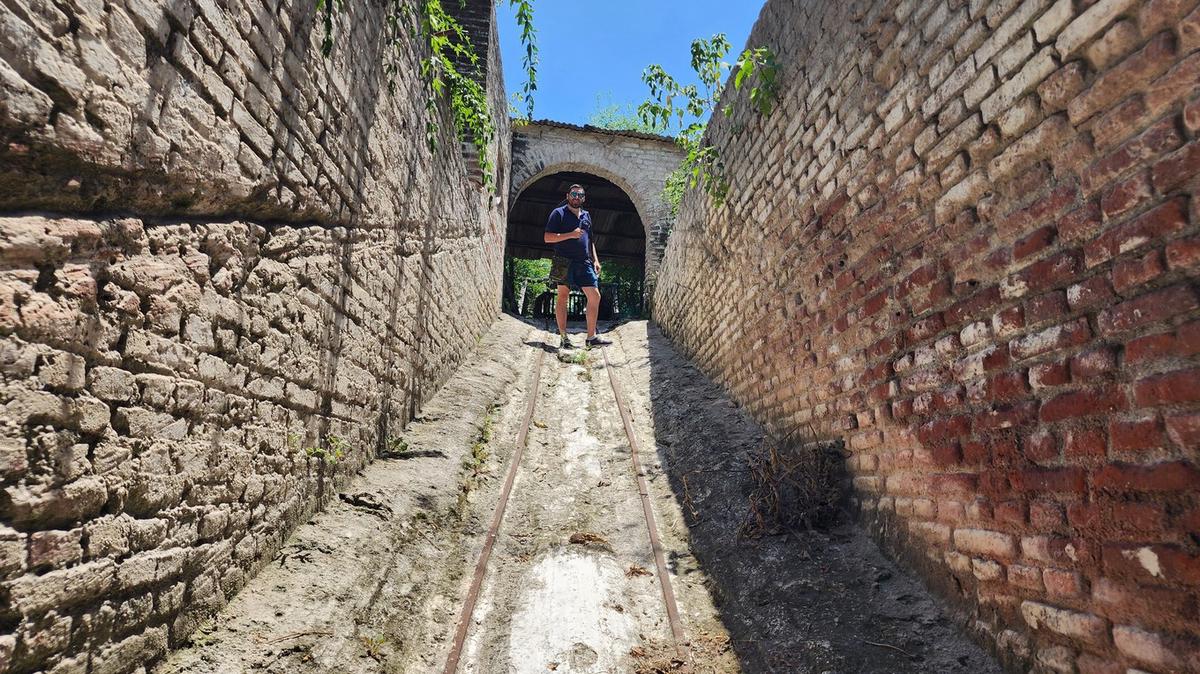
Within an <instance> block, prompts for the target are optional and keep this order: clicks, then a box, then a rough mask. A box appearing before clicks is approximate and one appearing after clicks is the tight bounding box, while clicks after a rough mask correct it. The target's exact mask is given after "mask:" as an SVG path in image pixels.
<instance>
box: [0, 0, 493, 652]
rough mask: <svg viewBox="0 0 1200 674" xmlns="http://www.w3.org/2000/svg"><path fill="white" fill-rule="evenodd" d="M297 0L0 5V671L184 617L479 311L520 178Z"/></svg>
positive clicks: (160, 637)
mask: <svg viewBox="0 0 1200 674" xmlns="http://www.w3.org/2000/svg"><path fill="white" fill-rule="evenodd" d="M475 4H478V5H481V6H483V7H484V8H485V14H487V15H489V16H490V13H488V12H487V8H490V3H488V2H482V1H480V2H477V3H474V4H473V5H468V8H471V7H474V5H475ZM314 5H315V3H312V2H302V1H300V0H294V1H290V2H288V1H284V2H280V1H278V0H224V1H222V2H219V3H214V2H212V1H211V0H195V1H194V2H193V1H186V2H185V1H183V0H172V1H170V2H162V3H148V2H144V1H143V0H127V1H126V0H119V1H117V2H110V3H87V2H75V1H74V0H65V1H64V2H54V3H47V2H32V1H30V2H26V1H25V0H15V1H14V2H9V3H4V4H3V5H0V80H3V85H4V94H3V97H2V98H0V135H3V140H4V143H3V144H0V405H3V412H2V414H0V599H2V601H0V671H5V672H14V673H16V672H32V671H47V672H49V671H53V672H84V671H91V672H120V671H131V670H133V669H136V668H137V667H138V665H139V664H140V663H142V662H144V661H147V660H148V659H152V658H154V657H156V656H157V655H159V654H161V653H162V652H164V650H165V649H166V648H167V647H168V645H169V644H173V643H178V642H179V641H180V640H181V639H183V638H185V637H186V636H187V635H188V634H189V633H190V632H191V631H192V630H193V629H194V627H195V626H196V625H197V624H198V623H199V622H200V621H202V620H203V619H205V618H206V617H207V616H209V615H211V614H212V613H213V611H215V609H216V608H218V607H219V606H221V605H222V604H223V603H224V602H225V601H226V599H227V598H228V597H229V596H231V595H232V594H233V593H234V592H235V591H236V590H237V589H238V588H239V587H240V586H241V585H242V584H243V583H244V582H245V580H246V579H247V578H248V577H249V576H250V575H252V574H253V573H254V571H255V570H256V568H257V567H258V566H259V565H261V564H262V563H264V562H265V561H266V560H269V559H271V557H272V556H273V554H274V551H275V550H276V549H277V548H278V547H279V545H280V544H281V542H282V540H283V539H284V538H285V537H286V535H287V534H288V532H289V531H290V530H291V528H292V527H293V526H294V525H295V524H297V523H298V522H301V521H303V520H304V519H305V518H306V517H307V516H308V514H309V513H310V512H312V511H313V509H314V508H316V507H317V506H318V505H319V503H320V502H321V501H322V500H323V499H325V498H328V497H329V496H330V495H331V494H332V493H333V492H334V490H335V489H336V488H337V486H338V485H340V484H344V483H345V481H346V480H347V479H348V478H349V477H350V476H351V475H353V473H354V472H355V471H357V470H358V469H359V468H361V467H362V466H363V465H364V464H365V463H366V462H367V461H369V460H370V459H371V458H372V457H373V456H375V455H376V454H377V453H378V452H379V451H380V450H381V449H384V448H385V447H386V444H387V440H388V439H389V438H390V437H395V436H398V435H399V433H400V431H401V430H402V428H403V425H404V423H405V422H406V421H407V420H408V419H409V418H410V416H411V415H412V414H413V413H414V411H415V410H416V409H417V408H418V406H419V405H420V404H421V402H422V401H423V400H425V399H427V398H428V397H429V396H430V395H431V394H432V393H433V391H434V390H436V389H437V388H438V387H439V386H440V384H441V383H442V382H443V381H445V379H446V378H447V377H448V376H449V374H450V373H451V371H452V370H453V368H454V366H455V365H456V364H457V363H458V362H459V361H460V360H461V359H462V358H463V357H464V354H466V353H467V351H468V350H469V349H470V348H471V347H473V346H474V344H475V342H476V339H477V337H478V336H479V335H480V334H481V333H482V332H483V330H484V329H485V328H486V326H487V325H488V324H489V323H490V322H491V321H492V319H493V318H494V317H495V314H496V312H497V310H498V307H499V291H500V279H501V273H502V254H503V236H504V227H503V213H504V212H505V210H506V204H505V202H506V200H507V198H506V195H507V184H505V183H503V182H502V183H501V184H499V185H497V187H496V188H495V193H494V194H491V193H487V192H485V191H483V190H482V189H480V187H479V185H478V182H477V181H476V180H474V179H473V178H472V176H471V174H470V170H469V168H468V164H467V163H466V162H465V161H464V158H463V154H462V151H461V147H460V145H459V143H458V142H457V141H456V139H455V138H454V136H453V134H452V133H451V132H450V131H449V130H448V129H449V117H448V115H447V114H446V113H447V111H446V110H442V111H441V114H442V119H441V122H442V134H441V138H440V142H439V145H438V149H437V151H436V152H435V153H431V152H430V150H429V149H428V146H427V144H426V138H425V133H426V113H425V107H424V93H423V90H422V86H423V85H422V84H421V83H420V82H419V80H417V79H416V74H415V73H416V72H417V67H416V59H418V58H419V52H418V51H417V50H416V49H415V48H413V47H412V46H411V45H407V44H402V45H401V49H400V51H399V52H396V53H393V54H392V55H391V56H389V57H385V52H384V50H385V48H386V45H385V43H384V41H383V39H384V35H383V33H382V32H381V31H382V26H383V19H384V17H383V16H382V15H381V14H380V13H379V10H378V8H377V7H376V5H372V4H370V3H365V4H364V3H346V5H347V11H348V12H349V14H350V17H347V16H343V15H339V17H338V18H337V21H336V24H335V25H336V29H337V30H336V41H335V44H334V50H333V54H332V55H331V58H329V59H325V58H323V57H322V56H321V55H320V50H319V45H320V40H321V37H322V32H321V28H320V24H321V17H320V16H319V15H316V14H315V10H314ZM351 19H352V20H351ZM493 20H494V19H493ZM489 43H490V45H491V47H492V49H491V51H490V58H489V63H488V68H487V69H486V71H485V72H484V73H483V76H484V77H485V78H486V80H487V82H488V86H489V90H490V95H491V98H492V101H493V109H494V110H496V111H497V113H498V117H497V118H496V121H497V123H498V124H500V125H501V126H500V134H499V140H498V142H497V144H496V145H497V148H498V150H493V151H494V152H498V157H497V159H498V161H497V164H498V165H501V166H503V165H505V164H506V163H507V161H508V160H507V156H508V149H507V146H508V142H509V140H508V132H509V131H508V121H507V116H506V115H504V114H503V113H504V110H505V105H504V104H505V96H504V92H503V82H502V81H501V76H500V67H499V60H498V59H499V56H498V50H496V49H495V32H494V31H492V33H491V37H490V39H489ZM386 58H393V59H396V61H395V63H396V65H397V72H398V73H399V74H398V76H397V79H396V80H395V81H394V85H395V91H394V92H393V93H392V94H390V95H389V93H388V82H387V76H386V74H385V72H384V71H383V68H382V66H383V63H384V62H385V60H386ZM309 447H324V448H330V449H333V448H337V447H342V448H344V450H345V452H346V453H345V456H343V457H342V458H341V459H339V460H337V461H336V462H333V463H330V462H327V461H324V460H322V459H321V458H320V457H319V456H310V453H309V452H307V451H306V448H309Z"/></svg>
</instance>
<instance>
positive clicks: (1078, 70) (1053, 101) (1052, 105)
mask: <svg viewBox="0 0 1200 674" xmlns="http://www.w3.org/2000/svg"><path fill="white" fill-rule="evenodd" d="M1086 74H1087V66H1086V65H1085V64H1084V62H1083V61H1071V62H1070V63H1068V64H1066V65H1065V66H1063V67H1061V68H1059V69H1058V70H1056V71H1054V73H1053V74H1051V75H1050V76H1049V77H1047V78H1046V79H1045V80H1044V81H1043V82H1042V83H1041V84H1039V85H1038V88H1037V92H1038V98H1040V99H1041V100H1042V109H1043V110H1044V111H1045V112H1046V113H1047V114H1050V113H1055V112H1058V111H1059V110H1062V109H1063V108H1065V107H1067V104H1068V103H1069V102H1070V101H1071V99H1072V98H1074V97H1075V95H1076V94H1078V93H1079V92H1080V91H1082V90H1083V84H1084V76H1085V75H1086Z"/></svg>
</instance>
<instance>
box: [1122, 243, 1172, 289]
mask: <svg viewBox="0 0 1200 674" xmlns="http://www.w3.org/2000/svg"><path fill="white" fill-rule="evenodd" d="M1164 271H1166V268H1165V267H1164V266H1163V263H1162V253H1161V252H1160V251H1158V250H1151V251H1147V252H1146V254H1145V255H1142V256H1140V257H1137V258H1134V259H1132V260H1121V261H1119V262H1117V264H1116V265H1115V266H1114V267H1113V272H1112V279H1113V288H1116V290H1117V292H1119V293H1121V294H1122V295H1124V294H1127V293H1128V292H1129V291H1130V290H1133V289H1135V288H1137V287H1138V286H1142V285H1145V284H1146V283H1147V282H1149V281H1152V280H1154V279H1156V278H1158V277H1159V276H1161V275H1162V273H1163V272H1164Z"/></svg>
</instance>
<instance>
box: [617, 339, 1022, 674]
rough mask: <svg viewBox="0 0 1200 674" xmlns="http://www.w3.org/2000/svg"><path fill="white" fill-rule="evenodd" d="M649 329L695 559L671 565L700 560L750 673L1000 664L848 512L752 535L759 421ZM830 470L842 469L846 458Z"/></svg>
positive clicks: (660, 446)
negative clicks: (817, 525)
mask: <svg viewBox="0 0 1200 674" xmlns="http://www.w3.org/2000/svg"><path fill="white" fill-rule="evenodd" d="M646 325H647V331H648V342H649V354H650V373H649V391H650V392H651V411H652V415H653V423H654V428H655V434H656V437H655V439H656V440H657V446H656V448H655V449H656V451H657V453H658V456H659V458H660V459H661V461H662V465H663V470H664V471H665V473H666V476H667V478H668V481H669V484H670V488H671V490H672V491H673V493H674V496H675V499H676V500H677V501H678V502H679V503H680V504H681V506H682V508H681V509H682V511H683V512H684V517H685V519H686V524H687V528H688V530H689V534H690V545H691V552H692V554H693V555H694V557H695V562H694V563H693V562H690V561H689V560H681V559H678V558H674V559H671V560H669V563H670V564H671V565H672V567H673V572H674V573H676V574H677V575H679V576H681V577H686V575H687V573H688V571H689V569H687V568H683V567H685V566H692V565H693V564H695V565H698V566H699V569H700V570H702V571H703V573H704V574H705V575H706V576H707V577H708V578H709V579H710V580H711V582H710V583H709V584H708V587H709V590H710V592H712V594H713V597H714V600H715V602H716V604H717V606H718V608H719V610H720V617H721V621H722V622H723V624H724V625H725V627H726V629H727V630H728V631H729V633H730V636H731V637H732V642H731V644H730V645H731V647H732V648H733V650H734V652H735V653H736V655H737V658H738V660H739V662H740V664H741V666H742V668H743V669H744V671H747V672H821V671H843V672H861V673H867V674H891V673H895V672H972V673H984V672H997V671H999V669H998V667H997V665H996V664H995V662H993V661H992V660H991V659H990V658H989V657H988V656H987V655H986V654H985V653H984V652H983V651H982V650H981V649H980V648H978V647H977V646H975V645H974V644H972V643H970V642H969V641H968V640H967V639H966V638H965V637H964V636H963V635H962V633H961V632H960V631H959V625H960V624H961V623H962V622H963V621H962V620H959V619H956V618H953V617H951V616H949V615H947V614H946V613H945V611H944V610H943V608H942V607H941V606H940V605H939V604H938V603H937V602H936V601H935V600H934V599H933V598H932V597H931V596H930V595H929V593H928V592H927V591H926V590H925V589H924V588H923V587H922V586H921V585H920V583H919V582H918V581H917V580H915V579H914V578H912V577H910V576H908V575H907V574H906V573H905V572H904V571H902V570H901V569H899V568H898V567H897V566H896V565H895V564H893V563H892V562H890V561H889V560H887V559H886V558H885V557H884V556H883V554H882V553H881V552H880V551H879V549H878V548H877V547H876V546H875V544H874V543H873V542H872V541H871V540H870V539H869V537H868V536H867V535H866V534H865V533H864V532H863V531H862V530H861V529H859V528H857V527H855V526H854V525H852V524H849V523H847V521H846V518H845V517H844V515H843V517H842V518H841V519H840V522H833V523H831V526H829V527H827V528H825V529H824V530H809V531H801V530H791V531H789V530H788V529H787V528H786V527H775V526H771V523H770V522H767V525H768V526H766V527H765V528H763V529H760V530H759V531H757V532H756V531H755V529H756V528H757V527H756V526H755V525H756V522H755V520H754V518H753V517H752V510H751V507H750V505H749V504H750V503H751V501H752V500H754V499H755V498H756V497H759V498H761V496H762V493H761V492H760V493H757V494H756V487H757V482H756V479H755V475H754V473H753V471H752V470H751V469H750V465H751V461H752V459H753V460H755V461H757V462H758V465H759V469H760V470H761V467H762V464H761V457H762V453H761V452H762V449H763V447H764V431H763V429H762V428H761V427H760V426H758V424H756V423H755V422H754V421H752V420H751V419H750V417H749V415H748V414H747V413H746V412H745V411H744V410H743V409H741V408H740V407H739V406H737V404H736V403H734V402H732V401H731V399H730V398H729V396H728V395H727V394H726V393H725V392H724V391H722V390H721V388H720V387H719V386H718V385H716V384H714V383H713V382H712V381H711V380H710V379H709V378H708V377H707V376H705V375H704V374H703V373H702V372H700V371H699V370H698V369H697V368H696V367H695V366H694V365H692V364H691V363H690V362H689V361H688V360H687V359H686V358H684V357H683V356H681V355H680V354H679V353H678V352H676V351H675V349H674V348H673V347H672V345H671V344H670V342H669V340H668V339H667V338H666V337H665V336H664V335H663V334H662V333H661V332H660V331H659V329H658V327H657V326H655V325H649V324H646ZM631 327H632V326H631ZM629 329H630V328H627V329H626V330H629ZM626 334H630V333H626ZM825 469H826V470H828V471H829V474H830V475H834V474H836V473H839V472H843V471H844V466H842V465H835V464H830V465H827V466H825ZM783 497H784V498H788V496H787V495H786V494H784V495H783ZM791 498H793V499H795V498H796V495H795V494H792V496H791ZM759 502H760V503H761V502H762V501H761V500H759ZM748 525H749V526H748Z"/></svg>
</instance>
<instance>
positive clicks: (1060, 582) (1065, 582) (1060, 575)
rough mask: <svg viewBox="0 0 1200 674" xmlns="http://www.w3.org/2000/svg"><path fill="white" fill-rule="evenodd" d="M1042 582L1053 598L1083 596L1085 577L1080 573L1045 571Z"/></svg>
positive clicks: (1059, 570)
mask: <svg viewBox="0 0 1200 674" xmlns="http://www.w3.org/2000/svg"><path fill="white" fill-rule="evenodd" d="M1042 582H1043V583H1045V585H1046V594H1048V595H1050V596H1051V597H1078V596H1079V595H1081V594H1083V576H1080V575H1079V572H1078V571H1067V570H1065V569H1044V570H1043V571H1042Z"/></svg>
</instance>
